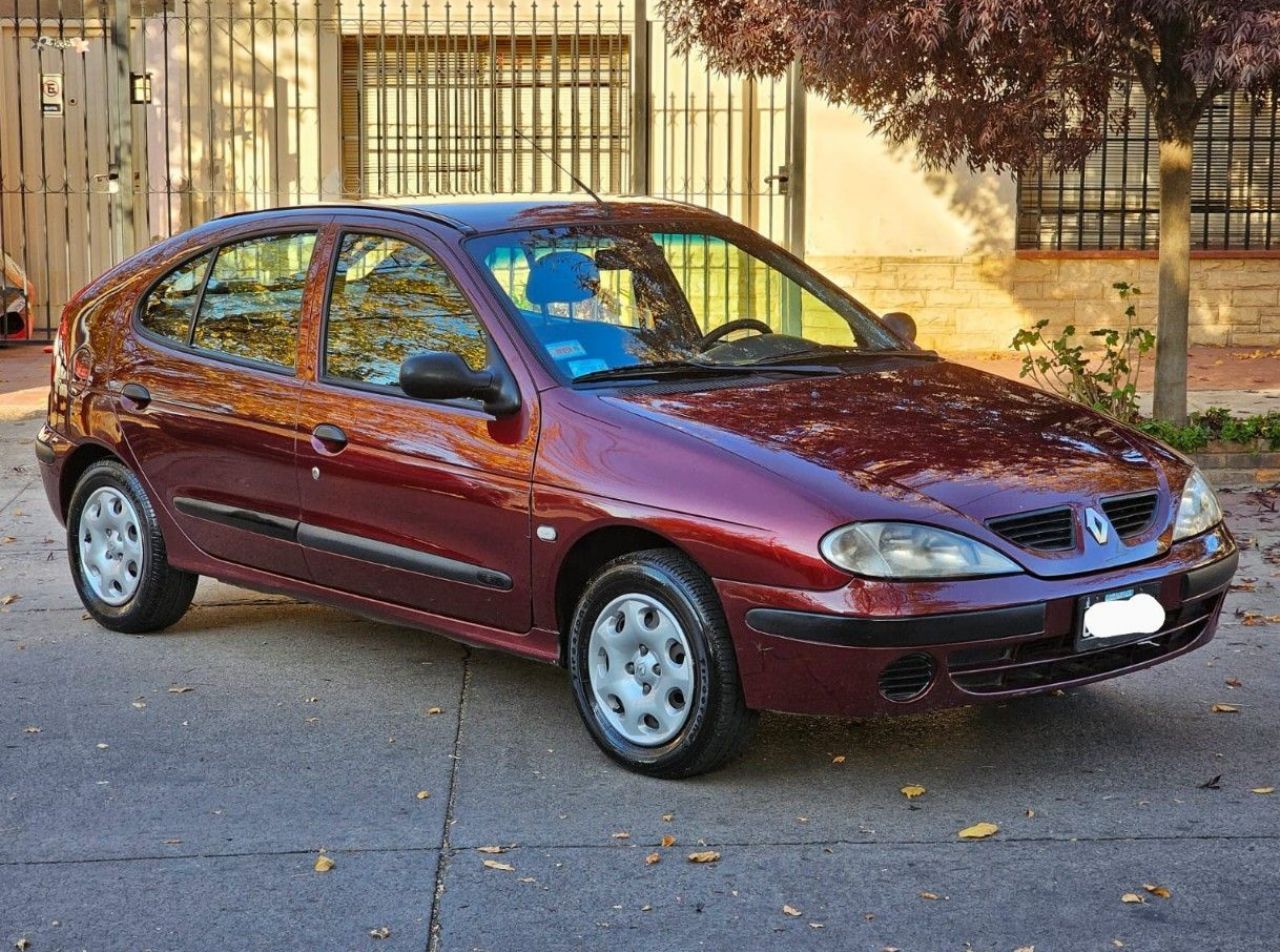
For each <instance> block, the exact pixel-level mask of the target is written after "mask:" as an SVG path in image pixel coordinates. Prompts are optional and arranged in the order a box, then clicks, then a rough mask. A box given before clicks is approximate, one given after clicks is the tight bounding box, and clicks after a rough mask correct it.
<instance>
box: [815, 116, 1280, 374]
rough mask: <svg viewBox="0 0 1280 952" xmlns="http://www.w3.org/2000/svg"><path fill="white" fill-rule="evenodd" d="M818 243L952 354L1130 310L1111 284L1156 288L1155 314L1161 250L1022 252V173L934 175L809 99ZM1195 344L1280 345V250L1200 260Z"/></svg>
mask: <svg viewBox="0 0 1280 952" xmlns="http://www.w3.org/2000/svg"><path fill="white" fill-rule="evenodd" d="M808 152H809V156H808V158H809V170H808V171H809V176H808V183H809V186H808V196H807V199H808V200H807V203H806V208H805V214H806V245H807V253H808V258H809V261H810V262H811V263H812V264H814V265H815V266H817V267H818V268H820V269H821V270H823V271H824V272H825V273H827V274H829V275H830V276H831V277H832V278H833V279H834V280H836V281H837V282H838V283H839V284H841V285H842V286H843V287H846V288H848V289H849V290H850V291H852V292H853V293H854V295H856V296H857V297H858V298H859V299H861V300H862V301H863V302H864V303H866V304H867V305H869V306H870V307H872V308H873V309H875V310H876V311H878V312H880V313H884V312H887V311H894V310H902V311H907V312H908V313H910V314H911V315H912V316H913V317H915V319H916V322H917V324H918V326H919V331H920V341H921V342H922V343H923V344H925V345H926V346H929V347H935V348H937V349H939V350H943V351H947V352H952V353H990V352H996V351H1006V350H1007V349H1008V346H1009V342H1010V341H1011V340H1012V338H1013V335H1014V333H1015V332H1016V331H1017V330H1018V329H1019V328H1021V327H1029V326H1030V325H1031V324H1033V323H1034V322H1035V321H1037V320H1039V319H1040V318H1048V319H1049V320H1050V322H1051V324H1050V328H1051V329H1054V330H1056V329H1058V328H1061V327H1062V326H1064V325H1066V324H1069V323H1074V324H1075V325H1077V327H1078V328H1079V329H1080V331H1081V332H1082V333H1083V332H1085V331H1088V330H1091V329H1093V328H1095V327H1101V326H1106V325H1108V324H1114V323H1116V322H1117V321H1122V320H1123V318H1124V306H1123V305H1121V304H1120V303H1119V299H1118V297H1117V295H1116V292H1115V291H1114V290H1113V288H1112V285H1113V284H1114V283H1115V282H1117V281H1126V282H1128V283H1130V284H1134V285H1137V286H1138V287H1140V288H1142V289H1143V290H1144V291H1145V292H1146V293H1145V294H1144V295H1143V296H1142V297H1141V298H1140V299H1139V302H1138V316H1139V320H1140V321H1141V322H1142V323H1144V324H1146V325H1148V326H1151V325H1153V324H1154V322H1155V290H1156V262H1155V259H1154V258H1153V257H1150V256H1146V257H1118V258H1117V257H1112V256H1098V257H1092V258H1089V257H1080V256H1074V255H1070V254H1067V255H1060V256H1035V257H1030V256H1027V255H1026V254H1025V253H1024V254H1023V255H1015V254H1014V252H1013V239H1014V221H1015V214H1016V193H1015V187H1014V182H1013V179H1012V177H1010V176H999V175H993V174H975V173H972V172H970V171H968V170H967V169H963V168H961V169H956V170H953V171H952V172H950V173H941V174H939V173H928V172H924V171H922V170H921V169H920V168H919V166H918V164H917V163H916V161H915V159H914V156H913V154H912V153H911V152H910V151H905V150H894V149H891V148H889V147H888V146H887V145H885V143H884V142H883V141H882V140H881V139H880V138H879V137H877V136H876V135H875V133H874V132H873V131H872V129H871V127H870V124H869V123H868V122H867V121H866V120H865V119H863V118H861V117H860V116H859V115H857V114H856V113H855V112H854V111H853V110H850V109H847V108H839V107H833V106H831V105H829V104H827V103H824V102H822V101H821V100H819V99H817V98H816V97H814V98H811V99H810V102H809V138H808ZM1191 280H1192V304H1191V341H1192V343H1193V344H1221V345H1231V346H1240V347H1266V348H1271V347H1277V346H1280V258H1268V257H1259V256H1256V255H1255V256H1252V257H1249V256H1241V257H1206V258H1197V259H1196V260H1195V261H1194V262H1193V264H1192V272H1191Z"/></svg>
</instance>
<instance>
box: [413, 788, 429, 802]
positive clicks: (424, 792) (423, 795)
mask: <svg viewBox="0 0 1280 952" xmlns="http://www.w3.org/2000/svg"><path fill="white" fill-rule="evenodd" d="M414 796H415V797H417V798H418V799H419V800H425V799H427V798H428V797H429V796H431V791H430V790H419V791H418V792H417V793H415V794H414Z"/></svg>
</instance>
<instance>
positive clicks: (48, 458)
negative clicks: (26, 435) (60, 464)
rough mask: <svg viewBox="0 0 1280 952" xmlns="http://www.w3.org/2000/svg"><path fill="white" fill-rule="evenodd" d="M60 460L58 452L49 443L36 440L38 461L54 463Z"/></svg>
mask: <svg viewBox="0 0 1280 952" xmlns="http://www.w3.org/2000/svg"><path fill="white" fill-rule="evenodd" d="M57 458H58V451H57V450H55V449H54V448H53V447H52V446H50V445H49V444H48V443H45V442H43V441H41V440H39V439H37V440H36V459H38V460H39V461H40V462H42V463H52V462H53V461H54V460H56V459H57Z"/></svg>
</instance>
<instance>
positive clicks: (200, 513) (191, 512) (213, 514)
mask: <svg viewBox="0 0 1280 952" xmlns="http://www.w3.org/2000/svg"><path fill="white" fill-rule="evenodd" d="M173 505H174V508H175V509H177V510H178V512H181V513H184V514H185V515H188V516H194V517H195V518H197V519H204V520H206V521H208V522H217V523H221V524H222V525H224V526H231V527H232V528H233V529H245V530H247V531H248V532H256V533H257V534H258V535H265V536H270V537H271V538H273V539H285V540H287V541H289V542H293V541H294V540H295V539H296V538H297V535H298V520H297V519H285V518H284V517H282V516H272V515H268V514H267V513H265V512H255V511H254V510H252V509H241V508H240V507H239V506H224V505H222V503H217V502H206V501H205V500H203V499H192V498H191V497H190V496H175V497H174V499H173Z"/></svg>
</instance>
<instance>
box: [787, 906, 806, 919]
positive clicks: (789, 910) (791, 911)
mask: <svg viewBox="0 0 1280 952" xmlns="http://www.w3.org/2000/svg"><path fill="white" fill-rule="evenodd" d="M782 911H783V912H784V913H786V914H787V915H788V916H791V917H793V918H794V917H798V916H801V915H803V913H802V912H801V911H800V910H799V909H797V908H796V907H795V906H783V907H782Z"/></svg>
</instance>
